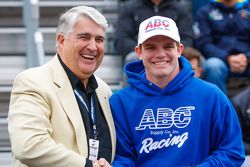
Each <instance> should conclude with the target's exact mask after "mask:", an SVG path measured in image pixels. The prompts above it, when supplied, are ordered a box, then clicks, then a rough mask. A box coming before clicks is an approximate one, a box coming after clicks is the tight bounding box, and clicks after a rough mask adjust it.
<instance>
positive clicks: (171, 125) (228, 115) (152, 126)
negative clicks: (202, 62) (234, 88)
mask: <svg viewBox="0 0 250 167" xmlns="http://www.w3.org/2000/svg"><path fill="white" fill-rule="evenodd" d="M179 63H180V67H181V71H180V73H178V75H177V76H176V77H175V78H174V79H173V80H172V81H171V82H170V83H169V84H168V85H167V86H166V87H165V88H164V89H160V88H159V87H158V86H156V85H155V84H153V83H151V82H150V81H148V80H147V79H146V77H145V69H144V66H143V64H142V62H141V61H138V62H133V63H130V64H128V65H127V66H126V67H125V72H126V74H127V76H128V82H129V84H130V85H129V86H128V87H126V88H124V89H122V90H120V91H117V92H116V93H114V94H113V95H112V97H111V98H110V104H111V109H112V113H113V117H114V121H115V126H116V130H117V147H116V156H115V161H114V163H113V166H114V167H116V166H126V167H127V166H128V167H140V166H142V167H145V166H146V167H147V166H149V167H152V166H153V167H158V166H159V167H175V166H179V167H180V166H182V167H183V166H186V167H187V166H194V165H198V166H226V167H230V166H233V167H235V166H241V164H242V163H243V162H244V157H245V154H244V148H243V143H242V138H241V129H240V126H239V122H238V119H237V116H236V112H235V110H234V108H233V106H232V104H231V103H230V101H229V99H228V98H227V97H226V96H225V95H224V94H223V93H222V92H221V91H220V90H219V89H218V88H217V87H216V86H214V85H212V84H209V83H207V82H205V81H203V80H200V79H198V78H195V77H194V72H193V71H192V69H191V65H190V63H189V62H188V61H187V60H186V59H185V58H183V57H181V58H180V59H179Z"/></svg>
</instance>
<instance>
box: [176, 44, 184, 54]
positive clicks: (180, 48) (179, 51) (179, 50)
mask: <svg viewBox="0 0 250 167" xmlns="http://www.w3.org/2000/svg"><path fill="white" fill-rule="evenodd" d="M183 50H184V45H183V44H182V43H180V44H179V47H177V51H178V53H179V55H180V56H181V54H182V51H183Z"/></svg>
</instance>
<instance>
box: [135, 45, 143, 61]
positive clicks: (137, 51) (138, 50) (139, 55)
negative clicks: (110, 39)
mask: <svg viewBox="0 0 250 167" xmlns="http://www.w3.org/2000/svg"><path fill="white" fill-rule="evenodd" d="M135 53H136V54H137V56H138V59H139V60H142V54H141V46H136V47H135Z"/></svg>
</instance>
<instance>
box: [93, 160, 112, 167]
mask: <svg viewBox="0 0 250 167" xmlns="http://www.w3.org/2000/svg"><path fill="white" fill-rule="evenodd" d="M92 166H93V167H111V165H110V164H109V163H108V161H106V159H104V158H100V159H99V160H93V161H92Z"/></svg>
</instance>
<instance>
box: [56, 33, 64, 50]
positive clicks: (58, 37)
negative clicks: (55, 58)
mask: <svg viewBox="0 0 250 167" xmlns="http://www.w3.org/2000/svg"><path fill="white" fill-rule="evenodd" d="M56 40H57V44H58V47H60V46H62V45H63V44H64V35H63V34H62V33H61V32H60V33H57V35H56Z"/></svg>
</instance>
